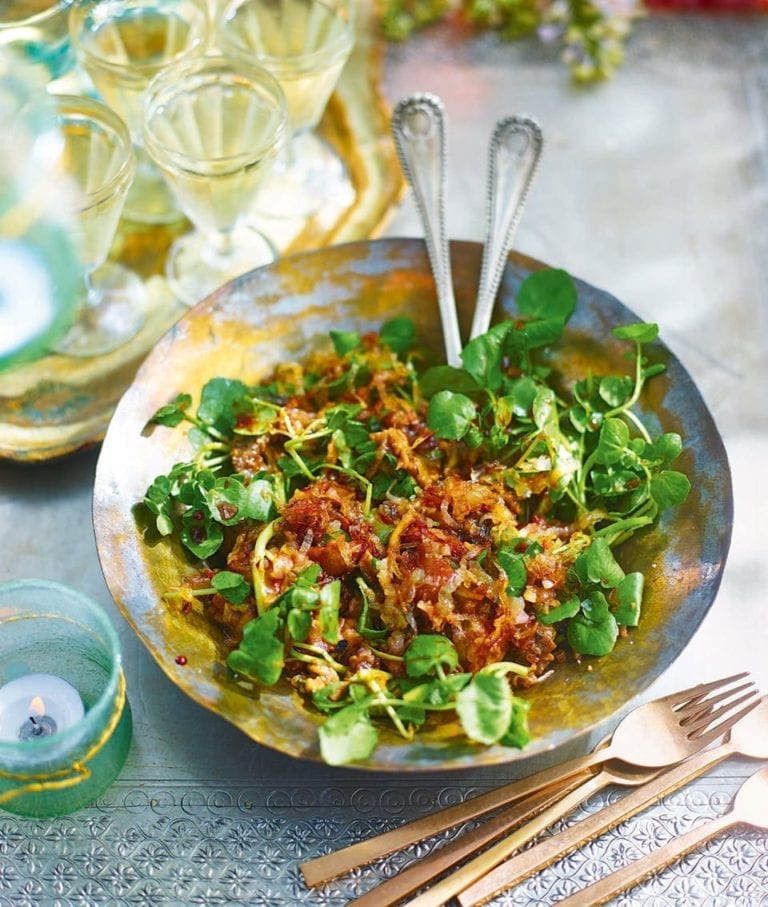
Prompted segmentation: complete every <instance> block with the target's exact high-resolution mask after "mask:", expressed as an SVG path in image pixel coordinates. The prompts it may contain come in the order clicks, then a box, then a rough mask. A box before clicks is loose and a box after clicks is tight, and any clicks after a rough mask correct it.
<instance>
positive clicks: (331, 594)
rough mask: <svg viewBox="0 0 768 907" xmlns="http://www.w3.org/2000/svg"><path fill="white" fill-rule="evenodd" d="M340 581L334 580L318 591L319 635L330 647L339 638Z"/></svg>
mask: <svg viewBox="0 0 768 907" xmlns="http://www.w3.org/2000/svg"><path fill="white" fill-rule="evenodd" d="M340 593H341V580H338V579H336V580H334V581H333V582H332V583H328V584H327V585H325V586H322V587H321V589H320V607H319V609H318V614H317V619H318V623H319V624H320V635H321V636H322V637H323V639H324V640H325V641H326V642H329V643H331V645H336V643H337V642H338V641H339V639H340V638H341V636H340V634H339V595H340Z"/></svg>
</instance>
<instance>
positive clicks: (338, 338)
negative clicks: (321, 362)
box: [329, 331, 360, 356]
mask: <svg viewBox="0 0 768 907" xmlns="http://www.w3.org/2000/svg"><path fill="white" fill-rule="evenodd" d="M329 334H330V337H331V343H333V348H334V350H336V355H337V356H346V354H347V353H349V352H351V351H352V350H354V349H357V347H359V346H360V335H359V334H358V333H357V331H329Z"/></svg>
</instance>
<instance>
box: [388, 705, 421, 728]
mask: <svg viewBox="0 0 768 907" xmlns="http://www.w3.org/2000/svg"><path fill="white" fill-rule="evenodd" d="M395 711H396V712H397V717H398V718H399V719H400V721H402V722H403V724H412V725H414V726H415V727H421V725H422V724H424V722H425V721H426V720H427V712H426V709H422V708H419V706H418V705H398V706H395Z"/></svg>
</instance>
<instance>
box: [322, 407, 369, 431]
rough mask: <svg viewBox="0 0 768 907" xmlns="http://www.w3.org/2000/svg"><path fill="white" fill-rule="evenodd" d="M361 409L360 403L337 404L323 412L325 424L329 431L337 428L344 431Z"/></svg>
mask: <svg viewBox="0 0 768 907" xmlns="http://www.w3.org/2000/svg"><path fill="white" fill-rule="evenodd" d="M362 409H363V407H362V405H361V404H360V403H337V404H336V406H331V407H330V408H329V409H327V410H326V411H325V424H326V425H327V426H328V428H330V429H331V431H335V430H336V429H337V428H340V429H344V428H346V426H347V423H348V422H349V421H350V419H354V418H355V416H357V415H358V414H359V413H361V412H362Z"/></svg>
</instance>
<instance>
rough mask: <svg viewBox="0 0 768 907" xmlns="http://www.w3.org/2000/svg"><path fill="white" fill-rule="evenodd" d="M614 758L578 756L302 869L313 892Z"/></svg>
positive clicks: (603, 754)
mask: <svg viewBox="0 0 768 907" xmlns="http://www.w3.org/2000/svg"><path fill="white" fill-rule="evenodd" d="M610 758H611V753H610V747H608V748H607V749H602V750H595V751H593V752H591V753H587V754H586V755H585V756H577V757H576V758H575V759H569V760H568V761H567V762H563V763H560V764H559V765H553V766H550V768H547V769H544V770H543V771H541V772H537V773H536V774H534V775H529V776H528V777H527V778H520V779H519V780H517V781H511V782H510V783H509V784H505V785H503V786H502V787H498V788H494V789H493V790H489V791H487V792H486V793H484V794H479V795H478V796H477V797H472V799H471V800H465V801H464V802H462V803H457V804H456V805H455V806H449V807H447V808H446V809H442V810H439V811H438V812H436V813H431V814H430V815H428V816H424V818H422V819H416V820H415V821H413V822H408V823H406V824H405V825H401V826H399V827H398V828H393V829H392V831H388V832H384V834H381V835H374V837H372V838H366V839H365V840H364V841H358V842H357V843H356V844H350V845H349V846H348V847H343V848H341V849H340V850H336V851H334V852H333V853H329V854H325V855H324V856H322V857H316V858H315V859H314V860H308V861H307V862H306V863H302V864H301V866H300V867H299V868H300V869H301V871H302V873H303V875H304V881H305V882H306V883H307V885H309V886H310V888H311V887H314V886H315V885H322V884H324V883H325V882H328V881H330V880H331V879H335V878H336V877H337V876H340V875H344V873H346V872H350V871H351V870H352V869H356V868H357V867H358V866H364V865H365V864H366V863H372V862H373V861H374V860H378V859H380V858H381V857H386V856H387V855H388V854H391V853H394V851H396V850H402V849H403V848H404V847H408V846H409V845H411V844H416V843H417V842H418V841H423V840H424V838H430V837H432V836H433V835H437V834H439V833H440V832H441V831H445V830H446V829H448V828H453V826H454V825H459V824H461V823H462V822H469V821H470V820H472V819H476V818H477V817H478V816H482V815H484V814H485V813H487V812H490V811H491V810H493V809H500V808H501V807H502V806H506V805H508V804H510V803H514V802H516V801H517V800H521V799H522V798H523V797H527V796H528V795H529V794H534V793H536V792H537V791H540V790H543V789H544V788H545V787H549V786H550V785H552V784H558V783H560V782H563V781H565V780H566V779H567V778H570V777H571V776H573V775H575V774H578V773H579V772H581V771H584V770H585V769H588V768H590V767H592V766H594V765H598V764H601V763H602V762H603V761H604V760H605V759H610Z"/></svg>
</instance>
